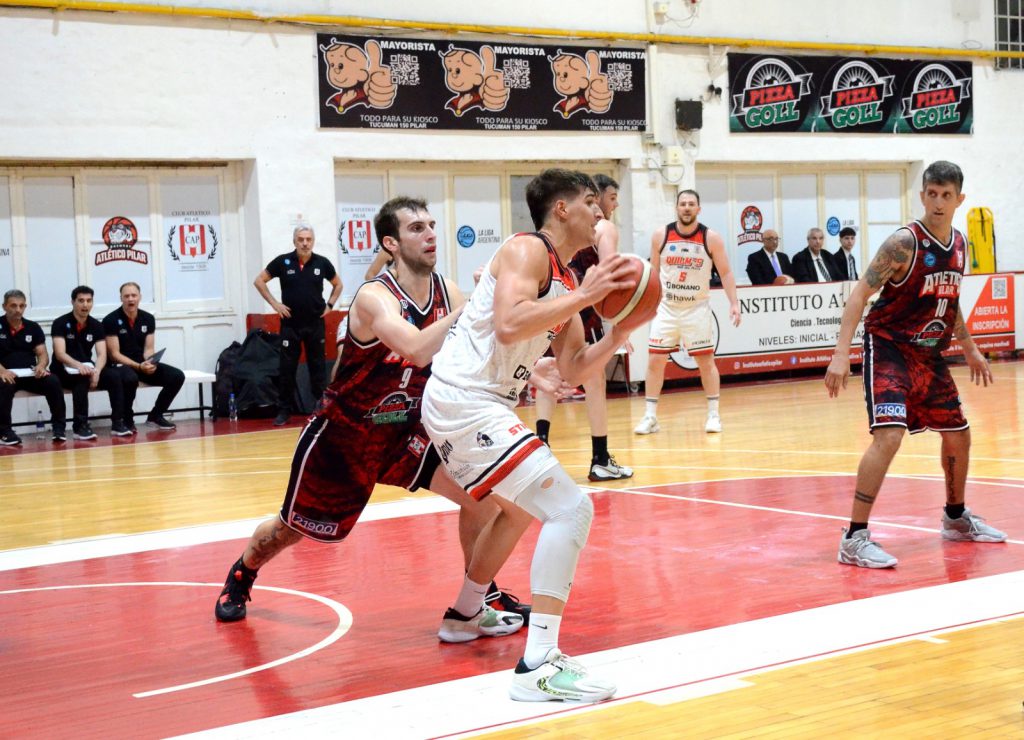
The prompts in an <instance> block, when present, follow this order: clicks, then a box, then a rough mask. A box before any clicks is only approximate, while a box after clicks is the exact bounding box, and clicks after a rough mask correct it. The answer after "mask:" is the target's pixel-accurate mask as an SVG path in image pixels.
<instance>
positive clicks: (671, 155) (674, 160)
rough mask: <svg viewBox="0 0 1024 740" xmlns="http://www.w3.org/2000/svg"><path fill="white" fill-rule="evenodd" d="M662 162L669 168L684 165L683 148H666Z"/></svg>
mask: <svg viewBox="0 0 1024 740" xmlns="http://www.w3.org/2000/svg"><path fill="white" fill-rule="evenodd" d="M662 162H663V163H664V164H666V165H668V166H669V167H678V166H679V165H681V164H682V163H683V148H682V147H681V146H667V147H665V155H664V156H663V157H662Z"/></svg>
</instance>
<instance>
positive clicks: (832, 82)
mask: <svg viewBox="0 0 1024 740" xmlns="http://www.w3.org/2000/svg"><path fill="white" fill-rule="evenodd" d="M972 81H973V67H972V65H971V63H970V62H950V61H935V60H928V59H924V60H913V59H879V58H876V57H870V58H855V59H854V58H850V57H813V56H806V57H805V56H799V57H798V56H781V55H763V54H729V99H730V101H731V105H730V113H729V130H730V131H734V132H738V133H761V132H770V131H799V132H810V133H822V132H825V133H840V134H847V133H848V134H969V133H971V132H972V130H973V128H974V111H973V106H972V97H971V88H972V84H971V83H972Z"/></svg>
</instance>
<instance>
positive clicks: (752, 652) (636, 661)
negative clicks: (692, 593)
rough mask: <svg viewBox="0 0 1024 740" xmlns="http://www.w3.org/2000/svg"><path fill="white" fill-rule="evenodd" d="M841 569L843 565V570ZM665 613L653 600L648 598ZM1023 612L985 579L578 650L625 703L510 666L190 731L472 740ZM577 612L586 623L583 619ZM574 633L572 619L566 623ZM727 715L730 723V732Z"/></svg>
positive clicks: (1004, 586) (727, 686)
mask: <svg viewBox="0 0 1024 740" xmlns="http://www.w3.org/2000/svg"><path fill="white" fill-rule="evenodd" d="M836 567H841V566H838V565H837V566H836ZM651 608H657V605H651ZM1022 614H1024V572H1021V571H1018V572H1016V573H1007V574H1002V575H998V576H987V577H984V578H977V579H972V580H968V581H960V582H956V583H948V584H942V585H940V586H931V587H928V588H922V589H915V590H912V591H904V592H899V593H893V594H885V595H882V596H875V597H871V598H866V599H857V600H853V601H847V602H841V603H838V604H831V605H828V606H823V607H817V608H814V609H807V610H804V611H799V612H793V613H789V614H783V615H779V616H776V617H767V618H764V619H757V620H752V621H749V622H742V623H740V624H733V625H727V626H724V627H718V628H714V629H709V630H703V631H701V632H695V633H690V634H684V635H677V636H674V637H668V638H664V639H661V640H654V641H650V642H644V643H638V644H634V645H628V646H625V647H621V648H615V649H612V650H605V651H602V652H598V653H591V654H589V655H579V656H574V657H576V658H579V659H580V660H581V661H582V662H583V663H584V665H586V666H587V667H588V668H590V669H591V670H592V671H593V672H594V674H595V675H599V676H604V677H607V678H609V679H612V680H614V681H615V682H616V683H617V685H618V687H619V691H618V694H617V698H616V699H614V700H613V701H611V702H606V703H604V704H601V705H597V706H596V707H595V706H582V707H577V706H573V705H561V704H559V703H557V702H551V703H541V704H531V703H523V702H514V701H511V700H510V699H508V683H509V680H510V675H511V666H510V667H509V668H510V670H507V671H498V672H495V673H488V674H483V675H479V676H471V677H469V678H464V679H459V680H455V681H447V682H444V683H440V684H432V685H426V686H422V687H419V688H415V689H408V690H405V691H397V692H393V693H389V694H382V695H378V696H370V697H366V698H364V699H357V700H353V701H348V702H341V703H338V704H334V705H330V706H324V707H317V708H315V709H307V710H302V711H299V712H293V713H290V714H283V715H278V716H275V717H268V718H266V719H260V720H255V721H251V722H244V723H240V724H236V725H230V726H227V727H221V728H217V729H211V730H206V731H202V732H198V733H195V734H193V735H188V736H186V737H190V738H204V739H206V740H224V739H226V738H246V739H247V740H261V739H262V738H267V739H268V740H269V739H270V738H281V737H328V736H333V735H335V734H337V732H338V728H341V727H343V728H345V733H346V735H348V736H352V737H377V738H387V739H388V740H400V739H404V738H424V737H448V736H451V737H470V736H473V735H475V734H478V733H481V732H484V731H491V732H493V731H496V730H499V729H508V728H511V727H515V726H518V725H521V724H523V723H528V722H538V721H543V720H545V719H553V718H556V717H564V716H567V715H570V714H571V715H573V716H577V715H578V714H579V713H581V712H591V711H600V709H601V708H602V707H607V706H613V705H622V704H625V703H628V702H637V701H643V702H649V703H658V704H665V703H671V702H672V701H673V700H674V699H676V698H683V699H686V698H691V697H693V696H700V695H707V694H709V693H715V692H721V691H728V690H733V689H737V688H739V689H740V690H742V689H741V687H742V686H744V685H747V684H749V681H748V680H747V679H750V678H751V677H753V676H758V675H761V674H763V673H766V672H768V671H771V670H775V669H778V668H782V667H788V666H790V665H799V664H802V663H815V662H819V661H822V660H825V659H828V658H832V657H836V656H840V655H844V654H849V653H854V652H863V651H867V650H872V649H875V648H877V647H881V646H885V645H889V644H897V643H901V642H908V641H920V640H921V639H922V638H925V637H933V636H936V635H940V634H941V633H943V632H949V631H951V630H957V629H964V628H967V627H972V626H977V625H982V624H986V623H989V622H992V621H1005V620H1006V619H1007V618H1011V617H1012V618H1019V615H1022ZM585 618H586V616H585V615H581V616H580V619H585ZM566 628H567V629H571V626H570V625H568V624H567V625H566ZM727 731H728V718H726V717H723V718H722V732H723V734H724V733H726V732H727Z"/></svg>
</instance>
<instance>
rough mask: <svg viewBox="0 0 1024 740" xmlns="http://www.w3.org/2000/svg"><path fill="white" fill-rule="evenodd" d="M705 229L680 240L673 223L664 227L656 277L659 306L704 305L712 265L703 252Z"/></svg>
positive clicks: (680, 235)
mask: <svg viewBox="0 0 1024 740" xmlns="http://www.w3.org/2000/svg"><path fill="white" fill-rule="evenodd" d="M707 235H708V227H707V226H705V225H704V224H697V230H696V231H695V232H693V233H692V234H687V235H686V236H683V235H682V234H680V233H679V230H678V228H677V227H676V224H675V222H672V223H670V224H668V225H667V226H666V227H665V240H664V241H663V242H662V243H661V257H660V273H661V301H662V304H663V305H668V306H673V307H679V308H686V307H688V306H693V305H695V304H697V303H700V302H701V301H706V300H707V299H708V296H709V291H710V285H711V269H712V267H714V263H713V262H712V261H711V255H710V254H708V248H707Z"/></svg>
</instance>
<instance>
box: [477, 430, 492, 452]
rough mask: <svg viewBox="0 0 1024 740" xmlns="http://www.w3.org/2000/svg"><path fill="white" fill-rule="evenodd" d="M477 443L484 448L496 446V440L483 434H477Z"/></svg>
mask: <svg viewBox="0 0 1024 740" xmlns="http://www.w3.org/2000/svg"><path fill="white" fill-rule="evenodd" d="M476 443H477V444H478V445H480V446H481V447H483V448H487V447H491V446H493V445H494V440H493V439H491V438H490V437H488V436H487V435H486V434H484V433H483V432H477V433H476Z"/></svg>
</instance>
